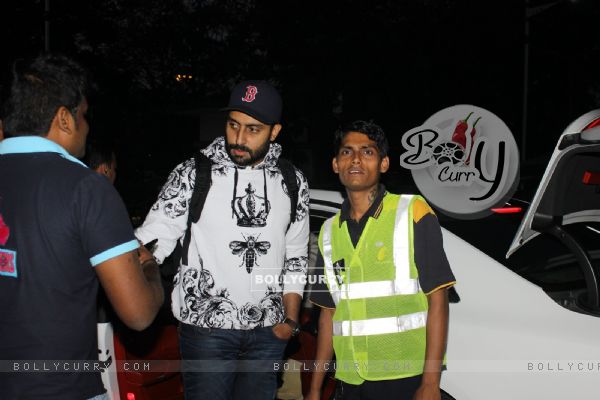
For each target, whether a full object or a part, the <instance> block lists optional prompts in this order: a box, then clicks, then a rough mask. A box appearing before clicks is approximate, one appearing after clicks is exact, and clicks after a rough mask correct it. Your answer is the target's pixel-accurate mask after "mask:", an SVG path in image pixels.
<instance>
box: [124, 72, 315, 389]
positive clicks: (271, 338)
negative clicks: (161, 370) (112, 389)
mask: <svg viewBox="0 0 600 400" xmlns="http://www.w3.org/2000/svg"><path fill="white" fill-rule="evenodd" d="M281 110H282V101H281V97H280V95H279V93H278V92H277V90H276V89H275V88H274V87H273V86H272V85H270V84H268V83H267V82H264V81H247V82H242V83H240V84H238V85H236V86H235V88H234V89H233V90H232V92H231V96H230V100H229V105H228V106H227V108H226V111H227V112H228V114H227V121H226V125H225V136H224V137H219V138H217V139H216V140H215V141H214V142H213V143H211V144H210V145H209V146H208V147H207V148H205V149H203V150H202V151H201V153H202V157H194V158H192V159H190V160H188V161H185V162H184V163H182V164H180V165H179V166H177V167H176V168H175V170H173V172H172V173H171V175H170V176H169V179H168V181H167V183H166V184H165V186H164V187H163V189H162V191H161V193H160V195H159V198H158V201H157V202H156V203H155V204H154V206H153V207H152V209H151V211H150V212H149V213H148V216H147V217H146V220H145V222H144V224H143V225H142V226H141V227H140V228H138V230H137V231H136V235H137V236H138V237H139V238H140V240H141V241H142V242H144V243H148V242H150V241H152V240H153V239H158V242H157V243H156V248H155V251H154V256H155V257H156V258H157V259H158V261H159V262H162V261H163V260H164V258H165V257H167V256H168V255H169V254H171V252H172V251H173V249H174V248H175V246H176V243H177V241H181V243H182V244H183V254H182V260H181V263H180V266H179V271H178V274H177V276H176V279H175V287H174V289H173V294H172V309H173V314H174V315H175V317H176V318H177V319H178V320H179V321H180V322H181V324H180V344H181V355H182V358H183V360H184V364H183V367H184V372H183V381H184V389H185V396H186V399H188V400H189V399H213V400H219V399H247V398H252V399H257V400H261V399H264V400H272V399H273V398H274V396H275V391H276V376H275V374H274V372H273V368H274V362H275V363H276V362H278V361H279V360H281V359H282V357H283V351H284V348H285V346H286V344H287V341H288V339H289V338H290V337H291V336H292V335H293V334H296V333H297V332H298V322H297V321H298V312H299V308H300V300H301V298H302V293H303V289H304V284H305V280H306V276H305V275H306V271H307V252H308V232H309V229H308V217H307V214H308V200H309V195H308V185H307V182H306V179H305V178H304V175H302V173H301V172H300V171H299V170H297V169H295V168H293V167H292V166H291V165H290V164H289V162H287V165H288V166H289V167H290V168H291V173H288V172H289V171H290V169H288V168H287V167H284V164H283V163H282V161H283V160H279V155H280V154H281V146H280V145H278V144H277V143H274V141H275V138H276V137H277V135H279V133H280V131H281V128H282V126H281ZM205 158H208V160H209V161H210V165H209V168H210V170H208V172H207V173H206V175H207V176H206V177H204V179H208V180H209V181H210V182H211V184H210V187H209V189H206V190H208V193H204V194H205V195H206V201H205V203H204V205H203V208H202V209H201V211H202V212H201V214H200V216H199V219H198V220H197V221H192V220H191V219H189V216H190V215H195V214H197V213H198V210H196V209H190V208H193V207H196V205H195V202H194V201H193V200H194V198H195V197H194V196H193V193H194V191H195V190H196V191H197V190H202V189H200V188H195V185H196V182H197V181H198V175H199V174H201V175H203V172H204V170H203V169H202V168H201V167H199V166H197V165H196V163H197V162H198V163H200V160H202V159H205ZM196 160H198V161H196ZM284 170H286V171H288V172H285V171H284ZM290 174H291V179H292V181H290V180H286V176H289V175H290ZM288 183H289V184H290V185H289V186H290V187H292V186H294V187H295V189H294V190H293V191H292V189H293V188H290V187H288ZM292 203H293V204H292ZM188 222H189V224H188ZM188 234H189V235H188ZM186 238H188V239H189V240H185V239H186ZM186 260H187V262H186ZM195 360H198V361H195ZM236 368H239V372H237V373H236ZM207 371H214V372H207Z"/></svg>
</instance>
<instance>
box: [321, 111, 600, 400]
mask: <svg viewBox="0 0 600 400" xmlns="http://www.w3.org/2000/svg"><path fill="white" fill-rule="evenodd" d="M599 123H600V110H595V111H592V112H590V113H587V114H585V115H583V116H582V117H580V118H578V119H577V120H576V121H574V122H573V123H572V124H571V125H569V127H568V128H567V129H566V130H565V132H564V133H563V134H562V135H561V138H560V140H559V142H558V144H557V146H556V150H555V151H554V154H553V155H552V158H551V161H550V163H549V165H548V168H547V170H546V173H545V174H544V176H543V178H542V181H541V183H540V186H539V188H538V191H537V193H536V195H535V197H534V198H533V200H532V202H531V206H530V207H529V208H528V210H527V213H526V214H525V216H524V217H523V218H521V215H522V214H516V215H514V214H513V215H507V214H501V215H497V216H494V217H491V218H490V217H488V218H486V219H483V220H479V221H464V222H462V221H456V220H454V221H452V220H448V219H447V218H443V216H442V218H440V221H441V224H442V232H443V237H444V248H445V251H446V254H447V256H448V259H449V261H450V265H451V267H452V270H453V272H454V274H455V276H456V279H457V284H456V286H455V288H454V291H453V292H452V293H451V296H450V299H451V304H450V326H449V335H448V348H447V370H446V371H444V372H443V374H442V383H441V387H442V389H443V391H444V393H443V398H446V399H453V398H454V399H456V400H495V399H498V400H500V399H503V400H507V399H510V400H518V399H523V400H532V399H544V400H549V399H557V400H558V399H560V400H564V399H591V398H599V397H600V307H599V304H598V286H599V284H600V280H599V278H598V271H599V269H598V264H600V262H597V261H598V259H600V224H598V222H600V127H598V128H594V126H596V125H597V124H599ZM342 200H343V199H342V195H341V193H339V192H331V191H323V190H312V191H311V230H313V231H316V230H318V227H319V225H320V223H322V221H323V220H324V219H325V218H328V217H329V216H331V215H333V213H335V212H337V211H338V210H339V207H340V204H341V202H342ZM438 215H439V214H438ZM515 217H517V218H519V220H520V224H521V225H520V227H519V229H518V230H517V229H516V225H514V224H513V226H512V231H511V232H510V234H511V235H512V236H514V235H515V233H516V236H515V237H514V240H513V242H512V245H510V243H511V242H510V239H509V238H508V237H506V233H504V234H503V233H502V232H501V230H500V229H498V230H497V229H496V228H498V227H499V226H500V225H502V224H503V223H504V222H507V224H508V226H509V227H510V221H511V220H512V221H513V222H514V221H517V222H518V220H515ZM446 224H448V226H449V229H446V228H445V226H446ZM507 224H505V225H507ZM565 225H568V226H566V227H565ZM450 226H451V228H450ZM465 227H466V228H465ZM452 231H453V232H454V233H453V232H452ZM462 232H465V235H464V236H465V237H464V238H463V237H462V236H463V235H462V234H461V233H462ZM504 232H506V226H505V227H504ZM540 232H544V234H540ZM466 238H468V239H466ZM465 239H466V240H465ZM503 239H504V240H503ZM552 240H554V241H552ZM470 242H471V243H470ZM536 242H538V243H537V244H536ZM561 242H562V244H561ZM480 245H481V247H480ZM509 245H510V250H509ZM480 248H483V249H485V250H486V251H487V253H488V254H486V253H485V252H484V251H482V250H480ZM497 248H502V249H503V255H504V254H506V252H507V250H509V254H510V255H513V254H514V256H513V259H512V261H510V262H509V261H508V260H505V259H503V258H504V257H498V256H497V255H495V254H492V253H493V252H494V251H495V250H494V249H497ZM515 271H517V272H518V273H517V272H515ZM534 282H535V283H534Z"/></svg>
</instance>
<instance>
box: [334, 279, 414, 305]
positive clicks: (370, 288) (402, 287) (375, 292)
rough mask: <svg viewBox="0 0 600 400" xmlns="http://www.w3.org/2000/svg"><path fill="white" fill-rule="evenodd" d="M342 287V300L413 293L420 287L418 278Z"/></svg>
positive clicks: (361, 283) (351, 284) (353, 284)
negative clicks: (343, 288)
mask: <svg viewBox="0 0 600 400" xmlns="http://www.w3.org/2000/svg"><path fill="white" fill-rule="evenodd" d="M344 287H345V290H342V291H341V298H342V299H344V300H353V299H369V298H372V297H383V296H393V295H396V294H415V293H417V292H418V291H419V289H420V288H421V286H420V285H419V280H418V279H406V280H404V281H398V280H395V281H374V282H360V283H350V284H347V285H344Z"/></svg>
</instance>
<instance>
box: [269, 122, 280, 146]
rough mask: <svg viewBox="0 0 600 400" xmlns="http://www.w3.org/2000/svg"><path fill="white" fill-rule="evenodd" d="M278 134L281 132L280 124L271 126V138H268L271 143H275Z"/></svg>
mask: <svg viewBox="0 0 600 400" xmlns="http://www.w3.org/2000/svg"><path fill="white" fill-rule="evenodd" d="M279 132H281V124H275V125H273V128H271V137H270V138H269V140H270V141H271V142H273V141H275V139H276V138H277V135H279Z"/></svg>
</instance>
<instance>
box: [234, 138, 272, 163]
mask: <svg viewBox="0 0 600 400" xmlns="http://www.w3.org/2000/svg"><path fill="white" fill-rule="evenodd" d="M270 145H271V142H270V141H269V140H267V141H266V142H265V143H264V144H263V145H262V146H260V147H259V148H258V149H256V150H250V149H249V148H248V147H246V146H242V145H239V144H229V143H226V144H225V148H226V149H227V154H229V158H231V161H233V162H234V163H236V164H237V165H239V166H240V167H247V166H248V165H254V164H257V163H259V162H260V161H262V160H263V158H265V156H266V155H267V153H268V152H269V147H270ZM232 150H242V151H245V152H247V153H248V155H244V156H236V155H234V154H232Z"/></svg>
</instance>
